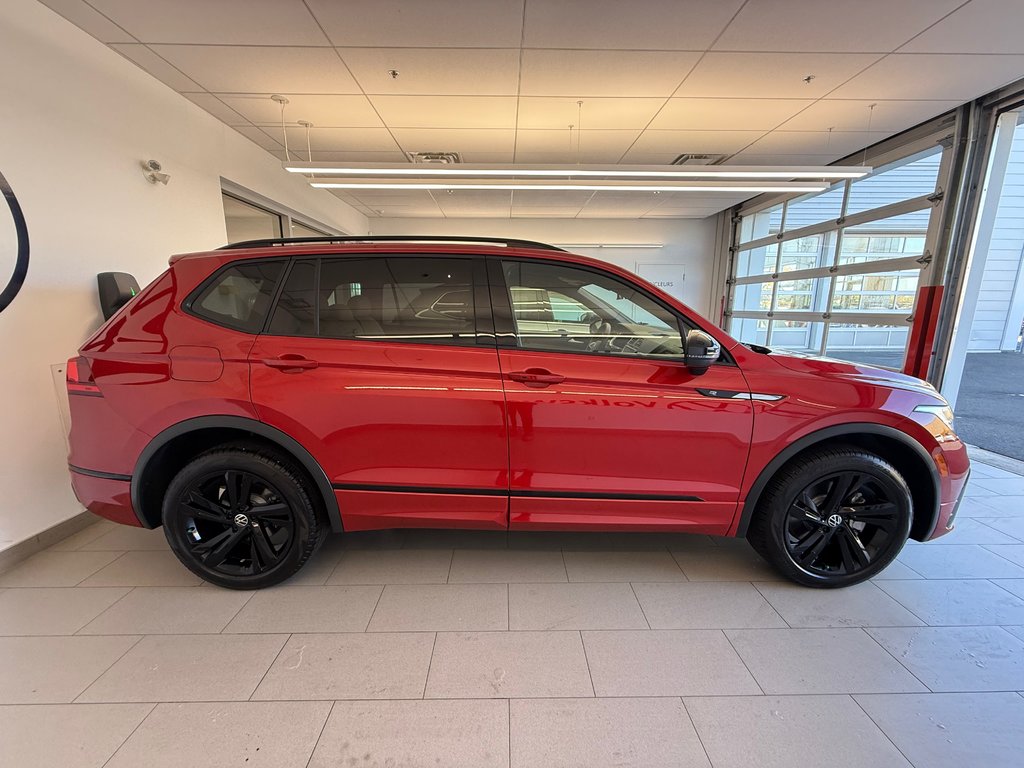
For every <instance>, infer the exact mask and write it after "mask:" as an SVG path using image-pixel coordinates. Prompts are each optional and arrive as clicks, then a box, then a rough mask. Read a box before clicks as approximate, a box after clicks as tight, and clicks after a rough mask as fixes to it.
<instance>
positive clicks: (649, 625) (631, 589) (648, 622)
mask: <svg viewBox="0 0 1024 768" xmlns="http://www.w3.org/2000/svg"><path fill="white" fill-rule="evenodd" d="M629 589H630V591H631V592H632V593H633V599H634V600H636V604H637V605H638V606H639V607H640V614H641V615H642V616H643V617H644V622H645V623H646V624H647V628H648V629H654V627H652V626H651V620H650V619H648V618H647V611H645V610H644V604H643V603H642V602H640V595H638V594H637V593H636V587H635V586H633V582H629Z"/></svg>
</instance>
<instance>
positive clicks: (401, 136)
mask: <svg viewBox="0 0 1024 768" xmlns="http://www.w3.org/2000/svg"><path fill="white" fill-rule="evenodd" d="M393 133H394V135H395V138H396V139H398V143H399V144H400V145H401V147H402V149H403V150H404V151H406V152H460V153H463V154H465V155H467V156H468V155H469V154H470V153H471V152H501V153H510V152H512V150H513V147H514V146H515V131H511V130H476V129H471V128H395V129H394V130H393ZM467 162H468V161H467Z"/></svg>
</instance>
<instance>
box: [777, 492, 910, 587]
mask: <svg viewBox="0 0 1024 768" xmlns="http://www.w3.org/2000/svg"><path fill="white" fill-rule="evenodd" d="M899 520H900V510H899V508H898V507H897V505H896V503H895V502H893V501H892V500H890V499H889V496H888V493H887V491H886V489H885V487H884V485H883V484H882V483H881V482H879V481H878V480H877V479H875V478H873V477H871V476H870V475H867V474H864V473H860V472H837V473H836V474H834V475H830V476H827V477H824V478H821V479H820V480H815V481H814V482H813V483H811V484H810V485H808V486H807V487H806V488H804V489H803V490H802V491H801V492H800V493H799V494H797V497H796V498H795V499H794V500H793V503H792V504H791V505H790V507H789V511H788V512H787V514H786V522H785V526H786V531H785V533H786V548H787V550H788V552H789V556H790V557H791V558H792V560H793V562H794V563H795V564H796V565H797V566H798V567H800V568H803V569H804V570H806V571H809V572H810V573H813V574H817V575H820V576H825V577H829V576H834V575H844V576H853V575H855V574H857V573H858V572H859V571H862V570H864V569H865V568H868V567H870V566H871V563H872V562H874V560H875V559H876V558H877V557H878V555H879V554H880V553H884V552H886V550H887V549H888V545H889V544H890V543H891V542H892V537H893V535H894V534H895V533H896V532H897V531H898V530H899Z"/></svg>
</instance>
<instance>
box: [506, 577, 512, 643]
mask: <svg viewBox="0 0 1024 768" xmlns="http://www.w3.org/2000/svg"><path fill="white" fill-rule="evenodd" d="M505 630H506V631H508V632H511V631H512V585H511V584H509V583H506V584H505Z"/></svg>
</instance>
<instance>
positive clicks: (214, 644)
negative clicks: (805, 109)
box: [0, 463, 1024, 768]
mask: <svg viewBox="0 0 1024 768" xmlns="http://www.w3.org/2000/svg"><path fill="white" fill-rule="evenodd" d="M969 493H970V498H968V499H967V500H966V501H965V502H964V506H963V508H962V511H961V520H960V522H959V525H958V528H957V530H956V531H955V532H954V533H953V534H951V535H950V536H948V537H947V538H945V539H943V540H942V541H941V542H935V543H933V544H928V545H921V544H911V545H909V546H908V547H907V549H906V550H905V551H904V553H903V554H902V555H901V556H900V559H899V562H897V563H894V564H893V565H892V566H891V567H890V568H889V569H888V570H887V571H886V572H885V573H884V574H883V575H882V576H881V577H880V578H878V579H876V580H875V581H874V582H873V583H869V584H864V585H861V586H857V587H854V588H850V589H846V590H839V591H829V592H825V591H817V590H810V589H804V588H800V587H796V586H792V585H790V584H788V583H783V582H780V581H778V580H777V579H776V578H775V576H774V574H773V573H772V572H771V571H770V570H768V568H767V567H766V566H765V565H764V564H763V563H762V562H761V561H760V560H759V559H758V558H757V557H756V556H755V555H754V554H753V553H752V552H751V551H750V550H749V549H748V547H747V546H746V544H745V543H744V542H742V541H740V542H737V541H730V540H713V539H710V538H707V537H691V538H687V537H684V536H663V535H632V536H629V535H609V534H593V535H581V534H505V533H494V534H492V533H476V532H463V533H459V532H441V531H420V532H389V533H385V534H383V535H381V534H372V535H367V534H353V535H350V536H338V537H334V540H332V541H331V542H329V543H328V545H327V546H326V547H325V548H324V549H323V550H322V551H321V552H320V553H319V554H318V555H317V556H316V558H315V559H314V560H313V561H312V562H311V563H309V565H308V566H307V567H306V569H305V570H304V572H302V573H301V574H300V575H299V576H298V577H297V578H295V579H294V580H293V581H292V582H291V583H290V584H289V585H287V586H282V587H277V588H274V589H269V590H265V591H262V592H258V593H240V592H232V591H229V590H224V589H219V588H216V587H212V586H208V585H204V584H202V583H201V582H200V581H199V579H197V578H195V577H193V576H192V575H191V574H190V573H189V572H188V571H186V570H185V569H184V568H183V567H181V566H179V564H178V563H177V561H175V560H174V558H173V557H172V555H171V554H170V553H169V552H168V550H167V548H166V546H165V544H164V539H163V535H162V533H161V532H160V531H143V530H140V529H130V528H124V527H120V526H115V525H113V524H110V523H107V522H99V523H96V524H95V525H93V526H91V527H89V528H88V529H86V530H84V531H82V532H80V533H78V534H75V535H74V536H73V537H71V538H69V539H66V540H65V541H63V542H61V543H60V544H58V545H56V546H54V547H51V548H50V549H49V550H47V551H44V552H42V553H40V554H38V555H36V556H34V557H33V558H31V559H30V560H27V561H25V562H23V563H22V564H20V565H19V566H17V567H15V568H13V569H12V570H9V571H7V572H6V573H4V574H0V704H2V705H3V706H0V763H2V764H3V765H9V766H18V768H21V767H22V766H31V767H33V768H35V767H36V766H61V767H62V768H71V767H72V766H96V767H97V768H98V767H99V766H111V767H112V766H132V767H133V768H134V767H136V766H140V765H145V766H147V768H161V767H162V766H176V767H177V766H183V765H187V766H190V768H195V767H197V766H224V765H238V766H247V767H248V768H257V767H259V766H266V767H267V768H288V767H291V766H297V767H302V766H307V765H308V766H346V767H347V766H352V767H354V768H361V767H364V766H442V767H448V766H473V768H484V767H485V766H508V765H510V764H511V765H512V766H531V767H535V766H562V765H573V766H587V767H588V768H596V767H598V766H611V765H616V766H677V765H678V766H708V765H709V764H710V765H713V766H715V768H725V767H726V766H755V765H756V766H792V765H825V764H828V765H829V766H831V767H832V768H840V766H865V765H870V766H906V765H914V766H916V767H917V768H925V766H929V767H931V766H957V767H958V768H959V767H960V766H966V765H984V766H986V767H987V768H994V767H995V766H1004V765H1005V766H1010V765H1013V766H1017V765H1020V764H1021V759H1022V758H1021V754H1022V747H1021V742H1020V734H1021V732H1022V731H1024V695H1022V694H1021V692H1022V691H1024V599H1022V598H1024V543H1022V542H1024V477H1020V476H1018V475H1015V474H1013V473H1010V472H1007V471H1005V470H1001V469H997V468H995V467H992V466H988V465H984V464H978V463H976V464H975V470H974V478H973V480H972V482H971V487H970V489H969Z"/></svg>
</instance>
